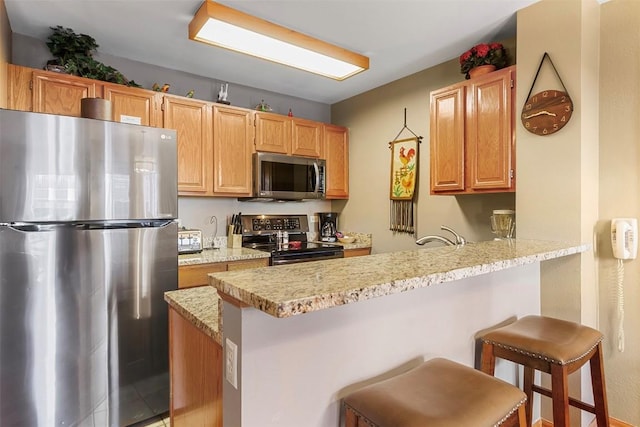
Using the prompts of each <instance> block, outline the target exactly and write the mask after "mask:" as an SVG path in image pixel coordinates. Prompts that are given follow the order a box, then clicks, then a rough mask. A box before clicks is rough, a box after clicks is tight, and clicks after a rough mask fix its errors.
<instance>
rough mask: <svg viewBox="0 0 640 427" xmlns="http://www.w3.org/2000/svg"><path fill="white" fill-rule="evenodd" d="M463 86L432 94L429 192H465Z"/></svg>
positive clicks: (464, 91)
mask: <svg viewBox="0 0 640 427" xmlns="http://www.w3.org/2000/svg"><path fill="white" fill-rule="evenodd" d="M465 89H466V87H465V86H456V87H449V88H445V89H441V90H438V91H435V92H432V93H431V102H430V114H431V129H430V139H431V141H430V142H431V144H430V150H431V171H430V174H431V192H432V193H433V192H434V191H455V190H464V123H465V99H466V98H465V94H466V90H465Z"/></svg>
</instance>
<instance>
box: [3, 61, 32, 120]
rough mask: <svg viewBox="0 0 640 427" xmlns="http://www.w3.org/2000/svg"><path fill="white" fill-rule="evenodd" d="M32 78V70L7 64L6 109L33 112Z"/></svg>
mask: <svg viewBox="0 0 640 427" xmlns="http://www.w3.org/2000/svg"><path fill="white" fill-rule="evenodd" d="M32 77H33V68H28V67H21V66H20V65H13V64H7V108H9V109H10V110H20V111H33V107H32V105H33V95H32V94H31V85H32V84H33V83H32V81H31V79H32Z"/></svg>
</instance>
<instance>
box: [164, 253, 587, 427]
mask: <svg viewBox="0 0 640 427" xmlns="http://www.w3.org/2000/svg"><path fill="white" fill-rule="evenodd" d="M588 249H589V247H588V245H582V244H573V243H563V242H546V241H527V240H512V241H489V242H480V243H471V244H467V245H466V246H462V247H443V248H427V249H418V250H411V251H402V252H393V253H385V254H376V255H372V256H368V257H356V258H345V259H335V260H327V261H321V262H311V263H304V264H298V265H284V266H276V267H268V268H257V269H251V270H243V271H234V272H224V273H214V274H211V275H210V282H211V284H212V285H213V286H215V287H216V288H217V289H218V293H219V295H220V297H221V298H222V304H221V305H222V308H223V310H222V325H224V328H223V330H222V334H221V337H220V338H221V341H222V345H223V346H224V351H223V354H226V352H227V348H233V347H234V346H236V347H237V351H236V355H235V359H236V361H235V364H234V363H232V364H231V365H230V366H229V367H228V369H227V365H226V364H225V365H223V369H222V372H223V374H224V378H223V380H222V394H223V396H224V399H223V408H224V409H223V413H224V426H228V427H231V426H245V427H254V426H255V427H258V426H260V427H267V426H279V427H282V426H284V427H286V426H301V425H304V426H310V427H325V426H337V425H339V419H340V411H339V409H340V399H341V398H342V396H344V395H345V394H347V393H349V392H350V391H352V390H355V389H357V388H359V387H361V386H363V385H365V384H367V383H369V382H372V381H377V380H380V379H382V378H386V377H388V376H390V375H392V374H396V373H399V372H402V371H404V370H407V369H410V368H412V367H414V366H416V365H417V364H419V363H420V362H421V361H422V360H425V359H429V358H432V357H435V356H442V357H447V358H450V359H452V360H456V361H458V362H461V363H464V364H467V365H471V366H473V364H474V363H473V361H474V345H475V344H474V335H475V334H477V332H478V331H480V330H482V329H485V328H488V327H491V326H493V325H496V324H498V323H500V322H503V321H505V320H506V319H509V318H513V317H515V316H517V317H520V316H523V315H527V314H533V313H539V311H540V298H539V292H540V262H543V261H547V260H552V259H554V258H560V257H564V256H569V255H573V254H578V253H580V252H584V251H586V250H588ZM551 262H562V260H558V261H551ZM177 292H178V293H180V292H183V291H177ZM185 292H186V291H185ZM167 300H168V301H169V303H170V304H172V301H171V297H169V296H168V297H167ZM187 311H188V310H187ZM187 314H188V313H187ZM185 318H186V319H189V318H188V317H186V316H185ZM196 326H197V325H196ZM219 331H220V330H219ZM227 359H229V357H227ZM230 359H233V357H230ZM512 371H513V370H512V369H510V368H509V366H508V365H507V364H503V365H499V366H498V369H497V374H498V375H500V376H501V377H503V378H505V379H507V380H509V379H511V380H513V376H514V374H515V373H514V372H512Z"/></svg>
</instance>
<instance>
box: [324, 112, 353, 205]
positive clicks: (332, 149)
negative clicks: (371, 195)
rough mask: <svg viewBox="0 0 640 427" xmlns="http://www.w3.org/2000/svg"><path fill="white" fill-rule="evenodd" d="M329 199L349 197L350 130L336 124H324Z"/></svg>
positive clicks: (327, 193)
mask: <svg viewBox="0 0 640 427" xmlns="http://www.w3.org/2000/svg"><path fill="white" fill-rule="evenodd" d="M323 140H324V155H325V159H326V162H327V169H326V171H325V179H326V189H325V192H326V197H327V199H347V198H349V130H348V129H347V128H344V127H341V126H335V125H327V124H325V125H324V126H323Z"/></svg>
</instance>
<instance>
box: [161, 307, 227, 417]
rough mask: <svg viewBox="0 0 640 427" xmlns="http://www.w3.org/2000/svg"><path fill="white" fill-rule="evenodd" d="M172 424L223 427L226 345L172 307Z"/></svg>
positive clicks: (170, 341) (170, 321)
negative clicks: (223, 374)
mask: <svg viewBox="0 0 640 427" xmlns="http://www.w3.org/2000/svg"><path fill="white" fill-rule="evenodd" d="M169 352H170V357H169V372H170V376H171V381H170V384H171V385H170V387H171V425H172V426H173V427H222V347H221V346H220V345H219V344H218V343H217V342H215V341H214V340H213V338H211V337H209V336H208V335H206V334H205V333H204V332H202V331H200V330H198V328H196V327H195V326H194V325H193V323H192V322H191V321H189V320H187V319H185V318H184V317H182V315H180V314H179V313H178V312H177V311H176V310H175V309H173V308H171V307H169Z"/></svg>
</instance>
